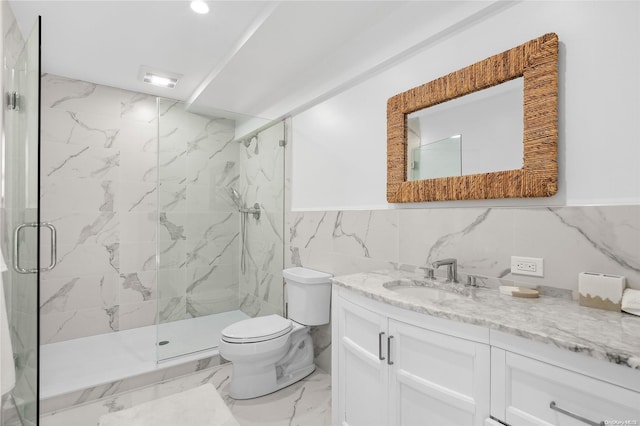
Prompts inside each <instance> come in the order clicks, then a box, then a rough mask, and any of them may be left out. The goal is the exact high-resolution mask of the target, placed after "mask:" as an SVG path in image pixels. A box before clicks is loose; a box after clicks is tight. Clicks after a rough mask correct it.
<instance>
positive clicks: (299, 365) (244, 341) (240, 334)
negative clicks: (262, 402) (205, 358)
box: [220, 268, 332, 399]
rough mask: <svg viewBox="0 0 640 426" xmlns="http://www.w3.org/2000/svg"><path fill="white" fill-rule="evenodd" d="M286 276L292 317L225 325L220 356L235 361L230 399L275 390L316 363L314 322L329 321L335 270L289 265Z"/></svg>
mask: <svg viewBox="0 0 640 426" xmlns="http://www.w3.org/2000/svg"><path fill="white" fill-rule="evenodd" d="M282 275H283V276H284V279H285V282H286V284H287V285H286V287H285V288H286V300H287V311H288V317H289V319H287V318H283V317H281V316H280V315H268V316H264V317H257V318H251V319H247V320H243V321H239V322H237V323H235V324H231V325H230V326H229V327H227V328H225V329H224V330H222V338H221V340H220V355H221V356H222V357H223V358H225V359H227V360H229V361H230V362H231V363H232V364H233V373H232V375H231V384H230V389H229V396H231V398H234V399H249V398H256V397H258V396H262V395H266V394H268V393H271V392H275V391H277V390H279V389H282V388H284V387H285V386H289V385H290V384H292V383H295V382H297V381H298V380H301V379H303V378H305V377H306V376H308V375H309V374H311V373H312V372H313V371H314V370H315V368H316V366H315V365H314V363H313V342H312V341H311V334H309V326H312V325H323V324H328V323H329V316H330V311H331V308H330V306H331V277H332V275H330V274H326V273H324V272H318V271H314V270H312V269H307V268H290V269H285V270H284V271H282Z"/></svg>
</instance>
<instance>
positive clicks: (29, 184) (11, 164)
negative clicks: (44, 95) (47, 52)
mask: <svg viewBox="0 0 640 426" xmlns="http://www.w3.org/2000/svg"><path fill="white" fill-rule="evenodd" d="M6 71H7V69H6V68H5V72H6ZM4 78H5V85H4V87H6V88H7V90H8V94H7V99H6V101H7V104H5V105H3V107H4V109H5V113H4V133H5V134H4V141H3V143H2V153H1V156H2V188H1V191H2V193H1V195H2V205H1V208H0V214H1V223H0V230H1V231H2V232H1V247H2V253H0V270H1V271H2V272H1V273H2V279H1V280H0V283H2V284H3V286H2V288H0V291H4V294H3V296H4V300H3V301H4V306H1V307H0V308H1V309H2V310H3V312H2V317H4V315H5V314H6V319H7V320H8V322H6V323H5V322H4V320H5V318H2V320H3V324H2V326H3V329H2V331H0V335H1V336H2V344H1V345H0V347H1V348H2V357H1V361H0V362H1V363H2V365H1V366H0V367H1V370H2V371H1V374H0V377H2V392H3V394H4V393H5V392H8V391H10V393H7V394H5V395H3V402H5V404H4V405H3V409H6V410H3V413H2V417H1V418H2V422H1V423H2V425H4V424H7V422H16V421H18V422H21V423H22V424H23V425H25V426H26V425H35V424H36V422H37V417H38V404H37V401H38V399H37V397H38V280H39V273H40V267H41V263H40V260H39V256H38V253H39V243H40V242H39V228H40V215H39V189H40V188H39V183H38V178H39V170H38V168H39V149H40V138H39V123H40V121H39V120H40V116H39V111H40V22H39V20H38V22H37V23H36V25H35V27H34V28H33V30H32V32H31V34H30V36H29V38H28V39H27V41H26V43H25V45H24V47H23V49H22V52H21V53H20V55H19V56H18V58H17V60H16V63H15V65H14V66H13V68H10V69H9V70H8V72H7V75H5V77H4ZM49 235H51V236H52V237H53V236H54V234H48V231H46V232H45V231H43V237H46V238H49ZM43 246H46V247H49V241H47V240H45V241H43ZM45 253H46V255H45V256H43V257H44V259H43V263H47V262H48V261H49V254H48V252H45ZM47 264H48V263H47ZM45 266H46V265H45ZM5 309H6V311H5ZM7 325H8V330H9V333H8V335H7ZM14 373H15V374H14ZM12 405H15V410H13V409H9V407H11V406H12ZM16 412H17V415H18V416H19V418H20V419H19V420H17V419H15V415H16ZM14 424H15V423H14Z"/></svg>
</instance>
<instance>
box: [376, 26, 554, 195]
mask: <svg viewBox="0 0 640 426" xmlns="http://www.w3.org/2000/svg"><path fill="white" fill-rule="evenodd" d="M519 77H523V87H524V90H523V92H524V93H523V117H522V120H523V134H522V140H514V141H513V143H521V144H523V161H522V167H521V168H519V169H515V170H500V171H493V172H489V173H479V174H469V175H462V176H449V177H439V178H434V179H424V180H409V179H408V178H407V158H408V156H407V133H408V129H407V127H408V126H407V116H408V115H409V114H411V113H413V112H416V111H419V110H422V109H425V108H429V107H431V106H434V105H438V104H441V103H443V102H447V101H449V100H452V99H456V98H460V97H462V96H465V95H468V94H471V93H474V92H477V91H480V90H483V89H487V88H489V87H493V86H497V85H499V84H502V83H505V82H507V81H510V80H513V79H515V78H519ZM557 146H558V36H557V35H556V34H554V33H550V34H545V35H543V36H542V37H539V38H536V39H534V40H531V41H528V42H526V43H524V44H521V45H520V46H516V47H514V48H513V49H510V50H508V51H506V52H503V53H499V54H497V55H494V56H491V57H489V58H487V59H485V60H483V61H480V62H477V63H475V64H473V65H470V66H468V67H466V68H463V69H460V70H458V71H455V72H452V73H450V74H448V75H446V76H443V77H440V78H438V79H436V80H433V81H430V82H429V83H426V84H423V85H421V86H418V87H415V88H413V89H410V90H407V91H406V92H403V93H400V94H397V95H395V96H393V97H391V98H390V99H389V100H388V102H387V201H388V202H390V203H410V202H423V201H448V200H478V199H495V198H528V197H550V196H553V195H554V194H555V193H556V192H557V189H558V160H557V158H558V148H557Z"/></svg>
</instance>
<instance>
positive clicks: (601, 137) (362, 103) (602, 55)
mask: <svg viewBox="0 0 640 426" xmlns="http://www.w3.org/2000/svg"><path fill="white" fill-rule="evenodd" d="M547 32H555V33H557V34H558V36H559V39H560V43H561V46H560V66H559V71H560V81H559V85H560V99H559V107H560V110H559V125H560V134H559V168H560V176H559V179H560V182H559V193H558V194H557V195H556V196H554V197H551V198H544V199H529V200H523V199H519V200H487V201H464V202H454V203H452V202H449V203H428V204H426V203H421V204H412V205H402V206H398V207H427V206H428V207H434V206H457V207H462V206H471V205H491V206H498V205H500V206H509V205H511V206H513V205H517V206H527V205H564V204H567V205H581V204H624V203H638V202H640V167H638V159H639V158H640V144H639V143H638V135H639V134H640V121H639V120H638V117H639V116H640V82H639V79H638V75H640V49H638V46H637V44H638V40H640V3H639V2H633V1H631V2H611V1H601V2H533V1H531V2H529V1H527V2H521V3H517V4H515V5H514V6H512V7H510V8H507V9H504V10H501V11H500V12H498V13H496V14H493V15H490V16H487V17H485V18H484V19H483V20H481V21H479V22H476V23H475V24H473V26H471V27H469V28H467V29H466V30H465V31H462V32H460V33H456V34H454V35H451V36H447V37H444V38H442V39H441V41H440V42H439V43H438V44H436V45H432V46H431V47H429V48H428V49H426V50H423V51H421V52H419V53H418V54H416V55H414V56H412V57H410V58H409V59H407V60H405V61H403V62H401V63H398V64H396V65H394V66H392V67H390V68H388V69H386V70H385V71H384V72H381V73H379V74H377V75H375V76H373V77H371V78H370V79H368V80H367V81H364V82H363V83H361V84H358V85H357V86H355V87H352V88H350V89H349V90H346V91H344V92H342V93H340V94H338V95H336V96H334V97H332V98H330V99H328V100H327V101H325V102H322V103H320V104H318V105H316V106H314V107H312V108H310V109H308V110H306V111H304V112H302V113H299V114H298V115H296V116H294V117H293V120H292V135H293V146H292V155H293V170H292V183H293V184H292V208H293V209H294V210H331V209H375V208H389V207H392V208H393V207H395V206H394V205H389V204H387V202H386V199H385V191H386V101H387V99H388V98H389V97H391V96H393V95H394V94H396V93H399V92H401V91H404V90H407V89H410V88H412V87H415V86H417V85H420V84H423V83H425V82H427V81H430V80H433V79H435V78H438V77H440V76H442V75H444V74H447V73H449V72H452V71H455V70H457V69H460V68H462V67H465V66H467V65H470V64H472V63H474V62H477V61H479V60H482V59H484V58H486V57H488V56H491V55H493V54H495V53H499V52H502V51H504V50H507V49H510V48H512V47H514V46H516V45H518V44H520V43H523V42H526V41H528V40H530V39H533V38H536V37H539V36H541V35H543V34H545V33H547Z"/></svg>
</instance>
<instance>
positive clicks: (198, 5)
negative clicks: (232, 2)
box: [191, 0, 209, 15]
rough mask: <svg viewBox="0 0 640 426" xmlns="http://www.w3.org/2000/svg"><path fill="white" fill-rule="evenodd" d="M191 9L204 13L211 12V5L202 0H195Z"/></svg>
mask: <svg viewBox="0 0 640 426" xmlns="http://www.w3.org/2000/svg"><path fill="white" fill-rule="evenodd" d="M191 10H193V11H194V12H195V13H199V14H201V15H204V14H205V13H209V5H207V3H205V2H204V1H202V0H194V1H192V2H191Z"/></svg>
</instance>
